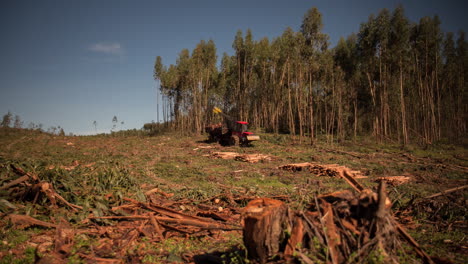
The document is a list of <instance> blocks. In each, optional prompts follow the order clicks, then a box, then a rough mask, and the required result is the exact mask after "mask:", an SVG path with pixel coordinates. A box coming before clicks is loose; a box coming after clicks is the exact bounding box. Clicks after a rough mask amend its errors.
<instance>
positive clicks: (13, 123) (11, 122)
mask: <svg viewBox="0 0 468 264" xmlns="http://www.w3.org/2000/svg"><path fill="white" fill-rule="evenodd" d="M0 127H2V128H15V129H29V130H37V131H41V132H47V133H49V134H53V135H59V136H65V131H64V130H63V128H62V127H60V126H51V127H49V128H48V129H47V130H46V131H45V130H44V128H43V125H42V124H35V123H33V122H30V123H29V124H28V126H27V127H25V126H24V122H23V121H22V120H21V117H20V116H19V115H14V117H13V114H12V113H11V112H10V111H8V113H6V114H5V115H3V118H2V122H1V123H0Z"/></svg>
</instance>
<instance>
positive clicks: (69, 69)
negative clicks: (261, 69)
mask: <svg viewBox="0 0 468 264" xmlns="http://www.w3.org/2000/svg"><path fill="white" fill-rule="evenodd" d="M400 2H403V6H404V8H405V11H406V15H407V16H408V17H409V18H410V20H412V21H413V22H416V21H418V20H419V19H420V18H421V17H423V16H426V15H428V16H433V15H435V14H437V15H439V17H440V18H441V20H442V28H443V30H444V31H453V32H458V30H464V31H465V32H466V31H467V29H468V26H467V21H468V19H466V14H465V13H466V10H468V9H467V4H466V3H465V4H464V3H463V2H464V1H448V0H446V1H432V0H428V1H411V0H408V1H390V0H389V1H384V0H367V1H365V0H353V1H351V0H340V1H338V0H326V1H325V0H320V1H319V0H316V1H312V0H309V1H302V0H301V1H300V0H290V1H284V0H261V1H259V0H256V1H254V0H236V1H222V0H213V1H205V0H185V1H182V0H167V1H157V0H155V1H130V0H128V1H117V0H97V1H88V0H80V1H72V0H70V1H65V0H57V1H47V0H43V1H38V0H29V1H25V0H3V1H0V36H1V39H0V115H2V116H3V115H4V114H5V113H7V111H8V110H10V111H11V112H13V114H18V115H20V117H21V118H22V119H23V120H24V122H25V125H27V124H28V123H29V122H34V123H42V124H43V125H44V128H46V129H47V128H48V127H50V126H59V125H60V126H62V127H63V128H64V129H65V132H66V133H68V132H72V133H75V134H89V133H93V132H94V127H93V125H92V123H93V121H94V120H96V121H97V124H98V125H97V127H98V130H99V131H100V132H109V130H110V129H111V127H112V122H111V121H112V117H113V116H114V115H115V116H117V118H118V120H119V123H120V121H124V123H125V124H124V125H123V128H124V129H130V128H138V129H139V128H141V127H142V126H143V124H144V123H145V122H151V120H156V83H155V81H154V80H153V65H154V60H155V57H156V56H158V55H159V56H161V57H162V58H163V63H164V64H166V65H168V64H170V63H175V59H176V57H177V55H178V53H179V52H180V51H181V50H182V49H184V48H188V49H190V50H192V49H193V48H194V47H195V45H196V44H197V43H198V42H199V41H200V40H202V39H204V40H208V39H213V40H214V42H215V44H216V47H217V50H218V59H219V58H220V56H221V55H222V53H223V52H227V53H228V54H230V55H232V54H233V50H232V48H231V46H232V41H233V39H234V36H235V33H236V31H237V30H238V29H241V30H243V31H244V32H245V30H246V29H248V28H250V29H251V30H252V32H253V35H254V38H255V39H260V38H262V37H265V36H266V37H269V38H270V39H272V38H274V37H277V36H279V35H281V34H282V32H283V31H284V29H285V28H286V27H288V26H289V27H291V28H293V29H294V30H296V31H297V30H299V27H300V24H301V21H302V18H303V15H304V14H305V13H306V11H307V10H308V9H309V8H311V7H313V6H316V7H318V9H319V10H320V12H322V14H323V23H324V32H325V33H327V34H329V36H330V41H331V43H332V45H334V44H335V43H336V42H337V40H338V39H339V37H340V36H345V37H346V36H348V35H349V34H351V33H352V32H357V31H358V29H359V25H360V23H362V22H365V21H366V20H367V18H368V16H369V15H370V14H371V13H374V14H376V13H377V12H378V11H379V10H380V9H382V8H389V9H391V10H393V9H394V8H395V7H396V6H397V5H398V4H399V3H400ZM119 126H120V125H119Z"/></svg>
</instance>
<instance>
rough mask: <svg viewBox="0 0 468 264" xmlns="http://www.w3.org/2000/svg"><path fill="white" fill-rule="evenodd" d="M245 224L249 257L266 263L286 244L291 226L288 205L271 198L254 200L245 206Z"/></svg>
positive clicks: (244, 236)
mask: <svg viewBox="0 0 468 264" xmlns="http://www.w3.org/2000/svg"><path fill="white" fill-rule="evenodd" d="M243 226H244V228H243V240H244V245H245V246H246V248H247V252H248V257H249V259H252V260H257V261H259V262H260V263H266V262H267V260H268V259H269V258H270V257H272V256H274V255H276V254H278V253H280V252H283V250H284V247H285V246H286V240H287V237H286V231H287V230H288V229H289V228H290V227H289V221H288V207H287V206H286V205H285V204H284V203H283V202H281V201H278V200H274V199H269V198H259V199H255V200H252V201H250V202H249V203H248V204H247V206H246V207H245V208H244V212H243Z"/></svg>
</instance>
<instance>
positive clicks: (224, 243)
mask: <svg viewBox="0 0 468 264" xmlns="http://www.w3.org/2000/svg"><path fill="white" fill-rule="evenodd" d="M260 136H261V138H262V140H261V141H259V142H255V144H254V146H252V147H242V148H241V147H238V146H232V147H222V146H220V145H218V144H216V143H210V144H208V143H205V142H204V140H205V136H197V137H181V136H177V135H168V134H167V135H160V136H155V137H142V136H126V137H115V136H114V137H113V136H89V137H58V136H51V135H48V134H44V133H36V132H32V131H23V130H8V131H4V130H2V131H0V180H1V181H2V182H1V183H0V186H2V187H0V188H1V189H0V196H1V197H0V211H1V214H2V218H1V221H0V226H1V233H0V240H1V241H0V263H34V262H39V263H127V262H128V263H247V258H246V257H247V256H246V252H245V246H244V244H243V241H242V225H241V219H242V210H243V208H244V207H245V206H246V205H247V203H248V202H249V201H251V200H253V199H255V198H258V197H266V198H273V199H276V200H280V201H283V202H284V203H286V204H287V205H288V206H289V207H290V208H291V209H293V210H304V209H305V208H308V207H309V206H310V205H311V204H313V202H314V201H315V199H316V197H317V196H320V195H323V194H326V193H331V192H334V191H338V190H349V191H351V192H354V193H355V192H356V190H355V188H353V187H352V186H351V185H350V184H349V182H347V181H346V180H344V179H343V178H340V177H335V176H336V175H333V172H330V171H327V170H326V169H321V170H318V169H316V170H312V169H300V170H299V169H297V170H295V169H282V166H285V165H288V164H297V163H299V164H304V163H309V164H313V165H314V166H316V165H320V166H322V168H329V167H330V166H332V167H333V166H334V167H345V168H347V169H349V171H351V172H353V175H355V176H359V177H356V181H357V182H358V183H359V184H360V185H362V187H363V188H369V189H370V190H374V191H375V190H376V189H377V186H378V183H377V182H378V180H379V179H380V178H381V177H388V178H384V179H386V180H387V181H386V182H387V191H388V196H389V199H390V201H391V202H392V205H391V207H392V208H391V212H392V215H393V216H394V217H395V219H396V221H397V222H398V223H400V224H401V225H402V226H404V227H405V229H406V230H408V232H409V234H410V235H411V236H412V237H413V238H414V239H415V240H416V241H417V242H418V243H419V244H420V246H421V248H422V249H424V251H425V252H427V254H428V255H430V256H432V257H434V258H433V259H434V260H435V262H439V263H466V259H467V256H468V242H467V238H466V235H467V233H468V232H467V219H466V215H467V209H466V208H467V205H468V204H467V203H468V192H467V190H468V188H465V187H466V186H467V184H468V177H467V173H468V152H467V150H466V148H465V147H463V146H455V145H448V144H439V145H434V146H429V147H426V148H421V147H420V146H412V145H410V146H405V147H402V146H400V145H398V144H376V143H375V142H369V141H366V139H361V140H359V141H358V142H359V143H353V142H343V143H340V144H338V143H333V144H327V143H325V141H318V142H317V143H316V144H315V145H313V146H311V145H310V144H306V143H299V139H295V140H291V139H290V138H289V136H283V135H272V134H260ZM305 141H306V140H304V142H305ZM226 152H229V153H231V154H229V155H231V156H232V157H233V158H229V157H228V156H229V155H227V154H220V153H226ZM232 153H234V154H232ZM222 156H223V157H227V158H226V159H225V158H223V157H222ZM324 166H325V167H324ZM394 176H398V177H396V178H395V177H394ZM411 252H412V249H411V248H410V247H408V248H407V252H404V253H402V255H401V256H400V257H401V258H400V259H399V261H400V262H401V263H412V262H413V261H414V259H417V258H413V257H410V256H412V253H411ZM380 261H381V260H380ZM375 263H381V262H379V259H378V258H376V259H375Z"/></svg>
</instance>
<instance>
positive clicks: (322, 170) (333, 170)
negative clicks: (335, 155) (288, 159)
mask: <svg viewBox="0 0 468 264" xmlns="http://www.w3.org/2000/svg"><path fill="white" fill-rule="evenodd" d="M278 169H281V170H288V171H292V172H296V171H307V172H310V173H312V174H315V175H317V176H328V177H340V178H343V179H344V180H346V181H347V182H348V183H349V184H350V185H351V186H352V187H353V188H354V189H355V190H356V191H358V192H361V191H363V190H364V187H363V186H362V185H361V184H360V183H358V182H357V181H356V179H362V178H367V176H364V175H362V173H361V172H360V171H356V170H351V169H350V168H348V167H346V166H341V165H338V164H327V165H324V164H313V163H309V162H304V163H292V164H286V165H283V166H280V167H278Z"/></svg>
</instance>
